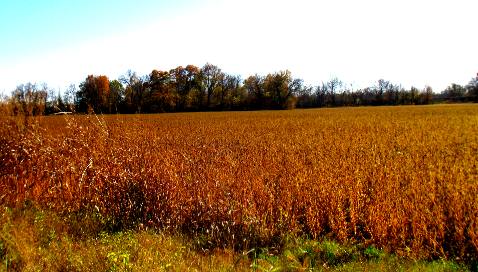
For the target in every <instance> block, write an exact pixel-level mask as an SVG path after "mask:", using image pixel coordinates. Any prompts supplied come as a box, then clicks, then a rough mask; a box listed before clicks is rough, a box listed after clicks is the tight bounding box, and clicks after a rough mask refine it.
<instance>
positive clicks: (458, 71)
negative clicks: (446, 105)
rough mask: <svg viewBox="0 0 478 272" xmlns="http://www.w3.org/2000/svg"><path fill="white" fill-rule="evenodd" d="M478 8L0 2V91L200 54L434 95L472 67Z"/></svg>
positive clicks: (179, 0) (203, 59)
mask: <svg viewBox="0 0 478 272" xmlns="http://www.w3.org/2000/svg"><path fill="white" fill-rule="evenodd" d="M477 12H478V1H476V0H448V1H443V0H435V1H431V0H400V1H395V0H361V1H356V0H290V1H285V0H230V1H227V0H174V1H173V0H172V1H154V0H128V1H127V0H82V1H70V0H63V1H62V0H0V92H2V93H3V94H7V95H8V94H10V93H11V91H12V90H14V89H15V87H16V86H17V85H19V84H22V83H27V82H33V83H39V84H40V83H46V84H47V85H48V86H49V87H50V88H54V89H58V90H65V89H66V88H67V86H69V85H70V84H76V85H78V84H79V83H80V82H82V81H83V80H84V79H85V78H86V76H87V75H89V74H94V75H107V76H108V77H109V78H110V79H114V78H118V77H120V76H121V75H123V74H125V73H126V72H127V71H128V70H132V71H136V72H137V73H138V74H140V75H147V74H149V73H150V72H151V71H152V70H153V69H160V70H169V69H172V68H175V67H177V66H179V65H182V66H186V65H188V64H193V65H196V66H199V67H201V66H202V65H204V64H205V63H207V62H209V63H212V64H215V65H217V66H218V67H220V68H221V69H222V70H223V71H225V72H227V73H229V74H236V75H241V76H242V78H246V77H247V76H249V75H252V74H256V73H257V74H260V75H266V74H267V73H272V72H276V71H281V70H285V69H288V70H290V71H291V72H292V75H293V76H294V77H296V78H302V79H303V80H304V81H305V83H306V84H311V85H317V84H320V83H321V82H325V81H328V80H329V79H331V78H333V77H338V78H339V79H341V80H342V81H344V82H346V83H347V84H351V85H352V87H353V88H364V87H367V86H373V85H374V84H375V83H376V81H377V80H378V79H381V78H383V79H385V80H390V81H391V82H393V83H396V84H402V86H404V87H406V88H408V87H410V86H412V85H413V86H415V87H418V88H424V87H425V86H426V85H430V86H432V87H433V89H434V90H435V91H436V92H440V91H442V90H443V89H444V88H446V86H448V85H450V84H451V83H458V84H462V85H465V84H467V83H468V82H469V81H470V79H471V78H472V77H474V76H476V74H477V73H478V23H477V22H476V14H477Z"/></svg>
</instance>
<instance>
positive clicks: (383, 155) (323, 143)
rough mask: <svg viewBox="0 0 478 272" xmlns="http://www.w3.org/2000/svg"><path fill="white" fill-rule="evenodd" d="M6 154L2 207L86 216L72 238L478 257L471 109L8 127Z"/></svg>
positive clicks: (65, 120) (477, 119) (85, 120)
mask: <svg viewBox="0 0 478 272" xmlns="http://www.w3.org/2000/svg"><path fill="white" fill-rule="evenodd" d="M0 143H1V147H0V149H1V154H0V156H1V157H0V159H1V165H0V203H1V205H2V207H10V208H15V207H19V206H24V205H26V204H25V203H30V204H29V205H34V206H36V207H41V208H42V209H48V210H51V211H54V212H56V213H58V214H61V215H64V216H67V217H68V218H74V217H75V218H82V220H83V221H82V224H81V227H77V228H72V229H70V230H69V231H70V232H71V233H73V234H75V235H82V233H88V231H89V230H90V229H95V228H98V227H104V226H107V227H108V228H109V229H111V230H122V229H131V228H136V227H138V226H139V227H141V228H149V229H158V230H168V231H172V232H179V233H185V234H187V235H191V236H194V237H200V238H201V239H198V241H202V242H201V244H200V246H201V247H203V248H233V249H235V250H247V249H248V248H252V247H257V246H268V245H274V244H276V243H278V241H280V240H281V239H282V238H283V237H284V236H285V235H297V236H307V237H310V238H311V239H320V238H321V237H327V239H331V240H335V241H338V242H341V243H361V244H364V245H374V246H375V247H377V248H383V249H384V250H386V251H388V252H394V253H396V254H399V255H408V256H413V257H417V258H439V257H441V258H458V259H460V260H471V261H473V260H475V261H476V256H478V105H476V104H473V105H471V104H468V105H432V106H401V107H370V108H369V107H365V108H331V109H318V110H293V111H263V112H217V113H177V114H159V115H106V116H102V115H98V116H95V115H83V116H80V115H73V116H45V117H38V118H31V119H21V118H20V119H15V118H13V117H2V119H1V127H0ZM88 217H91V218H93V217H99V218H101V220H96V221H95V220H93V219H92V220H87V219H85V218H88ZM99 224H100V225H101V224H102V226H98V225H99ZM86 235H87V234H86Z"/></svg>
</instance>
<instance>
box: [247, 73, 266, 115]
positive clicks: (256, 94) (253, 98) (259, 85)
mask: <svg viewBox="0 0 478 272" xmlns="http://www.w3.org/2000/svg"><path fill="white" fill-rule="evenodd" d="M244 88H245V89H246V91H247V96H248V99H249V101H248V104H249V105H250V106H252V107H253V108H260V107H261V106H264V105H265V101H266V94H265V91H264V78H263V77H261V76H259V75H257V74H256V75H253V76H249V77H248V78H247V79H246V80H244Z"/></svg>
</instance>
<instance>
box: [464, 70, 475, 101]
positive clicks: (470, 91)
mask: <svg viewBox="0 0 478 272" xmlns="http://www.w3.org/2000/svg"><path fill="white" fill-rule="evenodd" d="M465 88H466V96H467V97H468V98H469V99H470V100H472V101H474V102H478V74H476V77H475V78H472V79H471V80H470V82H468V84H467V85H466V87H465Z"/></svg>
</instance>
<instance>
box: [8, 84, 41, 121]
mask: <svg viewBox="0 0 478 272" xmlns="http://www.w3.org/2000/svg"><path fill="white" fill-rule="evenodd" d="M47 97H48V87H47V85H46V84H44V85H43V86H42V88H41V89H39V88H38V87H37V85H36V84H32V83H27V84H22V85H19V86H17V88H16V89H15V90H14V91H13V93H12V96H11V100H12V101H11V102H12V105H13V114H14V115H24V116H25V117H28V116H34V115H42V114H44V112H45V108H46V102H47Z"/></svg>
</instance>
